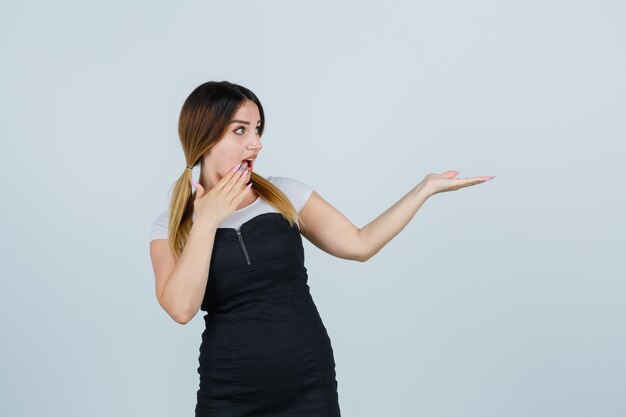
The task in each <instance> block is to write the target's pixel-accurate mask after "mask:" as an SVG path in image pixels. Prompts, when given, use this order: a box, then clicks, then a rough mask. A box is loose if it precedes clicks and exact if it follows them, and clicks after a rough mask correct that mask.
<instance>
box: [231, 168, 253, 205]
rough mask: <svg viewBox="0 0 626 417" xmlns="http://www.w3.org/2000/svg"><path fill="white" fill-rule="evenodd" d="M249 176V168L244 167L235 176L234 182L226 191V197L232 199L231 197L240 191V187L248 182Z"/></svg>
mask: <svg viewBox="0 0 626 417" xmlns="http://www.w3.org/2000/svg"><path fill="white" fill-rule="evenodd" d="M249 178H250V170H248V169H245V170H244V171H243V172H242V173H241V175H240V176H239V178H237V181H235V183H234V184H233V186H232V187H231V188H230V190H228V192H227V193H226V195H227V196H228V198H230V199H232V198H234V197H235V195H237V194H238V193H239V192H241V188H242V187H243V186H244V185H245V184H246V183H247V182H248V179H249Z"/></svg>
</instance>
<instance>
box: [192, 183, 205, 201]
mask: <svg viewBox="0 0 626 417" xmlns="http://www.w3.org/2000/svg"><path fill="white" fill-rule="evenodd" d="M191 181H192V182H191V184H192V186H193V188H195V190H196V197H195V199H194V200H197V199H199V198H200V197H202V196H203V195H204V187H203V186H202V184H200V183H199V182H197V181H196V180H194V179H193V178H192V179H191Z"/></svg>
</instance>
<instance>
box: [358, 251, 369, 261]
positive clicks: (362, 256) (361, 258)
mask: <svg viewBox="0 0 626 417" xmlns="http://www.w3.org/2000/svg"><path fill="white" fill-rule="evenodd" d="M371 257H372V255H371V254H370V253H367V252H362V253H360V254H359V255H358V256H356V257H355V258H354V260H355V261H359V262H367V261H368V260H369V259H370V258H371Z"/></svg>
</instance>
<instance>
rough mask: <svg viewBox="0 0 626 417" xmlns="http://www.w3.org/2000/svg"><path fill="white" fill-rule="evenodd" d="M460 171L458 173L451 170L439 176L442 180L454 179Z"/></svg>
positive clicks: (455, 170) (456, 170)
mask: <svg viewBox="0 0 626 417" xmlns="http://www.w3.org/2000/svg"><path fill="white" fill-rule="evenodd" d="M460 172H461V171H459V170H458V169H451V170H449V171H446V172H444V173H443V174H441V175H442V176H443V177H444V178H454V177H456V176H457V175H459V173H460Z"/></svg>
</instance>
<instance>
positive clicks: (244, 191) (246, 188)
mask: <svg viewBox="0 0 626 417" xmlns="http://www.w3.org/2000/svg"><path fill="white" fill-rule="evenodd" d="M250 187H252V182H250V183H249V184H248V185H245V186H244V187H243V188H242V189H241V190H239V194H237V195H236V196H235V199H234V200H233V203H234V204H235V206H238V205H239V203H241V201H242V200H243V199H244V197H245V196H246V195H247V194H248V193H249V192H250Z"/></svg>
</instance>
